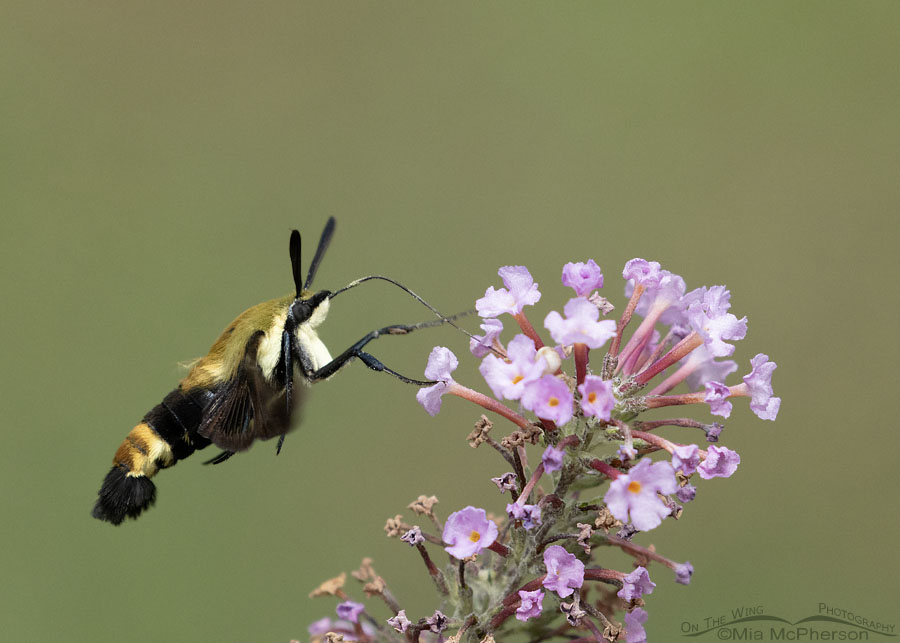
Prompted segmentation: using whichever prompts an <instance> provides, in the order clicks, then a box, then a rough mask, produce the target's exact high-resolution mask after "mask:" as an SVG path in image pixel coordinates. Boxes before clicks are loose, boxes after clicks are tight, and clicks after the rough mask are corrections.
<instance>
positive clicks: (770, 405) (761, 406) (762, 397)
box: [744, 353, 781, 420]
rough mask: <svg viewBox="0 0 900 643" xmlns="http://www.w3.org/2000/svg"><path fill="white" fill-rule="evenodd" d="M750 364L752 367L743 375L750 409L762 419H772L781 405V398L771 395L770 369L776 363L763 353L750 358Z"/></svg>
mask: <svg viewBox="0 0 900 643" xmlns="http://www.w3.org/2000/svg"><path fill="white" fill-rule="evenodd" d="M750 365H751V366H752V367H753V369H752V370H751V371H750V374H749V375H745V376H744V383H745V384H746V385H747V388H748V389H749V390H750V410H751V411H753V412H754V413H756V415H758V416H759V418H760V419H762V420H774V419H775V416H776V415H778V409H779V408H780V407H781V398H780V397H772V371H774V370H775V368H776V367H777V365H776V364H775V362H770V361H769V356H768V355H766V354H764V353H759V354H758V355H757V356H756V357H754V358H753V359H751V360H750Z"/></svg>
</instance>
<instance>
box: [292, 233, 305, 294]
mask: <svg viewBox="0 0 900 643" xmlns="http://www.w3.org/2000/svg"><path fill="white" fill-rule="evenodd" d="M291 269H292V270H293V272H294V288H296V289H297V297H299V296H300V291H301V290H303V289H302V288H301V287H300V284H301V283H302V282H303V269H302V268H301V267H300V232H299V231H297V230H292V231H291Z"/></svg>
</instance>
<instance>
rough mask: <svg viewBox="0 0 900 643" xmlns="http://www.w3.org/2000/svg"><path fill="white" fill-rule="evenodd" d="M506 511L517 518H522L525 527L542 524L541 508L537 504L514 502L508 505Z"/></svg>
mask: <svg viewBox="0 0 900 643" xmlns="http://www.w3.org/2000/svg"><path fill="white" fill-rule="evenodd" d="M506 513H508V514H509V515H510V516H512V517H513V518H515V519H516V520H521V521H522V526H523V527H525V529H533V528H534V527H537V526H538V525H540V524H541V508H540V507H538V506H537V505H526V504H519V503H518V502H513V503H510V504H508V505H506Z"/></svg>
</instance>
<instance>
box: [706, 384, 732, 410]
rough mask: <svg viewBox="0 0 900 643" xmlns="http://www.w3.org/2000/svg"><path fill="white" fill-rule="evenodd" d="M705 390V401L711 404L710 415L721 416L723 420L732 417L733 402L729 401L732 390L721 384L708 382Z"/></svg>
mask: <svg viewBox="0 0 900 643" xmlns="http://www.w3.org/2000/svg"><path fill="white" fill-rule="evenodd" d="M704 388H705V389H706V395H705V396H704V397H703V401H704V402H706V403H707V404H709V410H710V413H712V414H713V415H721V416H722V417H723V418H727V417H728V416H729V415H731V402H729V401H728V396H729V395H731V390H730V389H729V388H728V387H727V386H725V385H724V384H722V383H721V382H707V383H706V384H704Z"/></svg>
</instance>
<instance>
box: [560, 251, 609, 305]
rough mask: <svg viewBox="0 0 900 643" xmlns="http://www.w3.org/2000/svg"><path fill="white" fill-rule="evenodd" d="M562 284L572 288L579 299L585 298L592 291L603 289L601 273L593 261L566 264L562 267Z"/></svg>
mask: <svg viewBox="0 0 900 643" xmlns="http://www.w3.org/2000/svg"><path fill="white" fill-rule="evenodd" d="M562 283H563V286H569V287H570V288H573V289H574V290H575V294H576V295H578V296H579V297H586V296H587V295H589V294H591V291H592V290H596V289H597V288H603V272H601V270H600V266H598V265H597V264H596V263H594V260H593V259H588V261H587V263H583V262H581V261H579V262H578V263H567V264H566V265H565V266H563V271H562Z"/></svg>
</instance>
